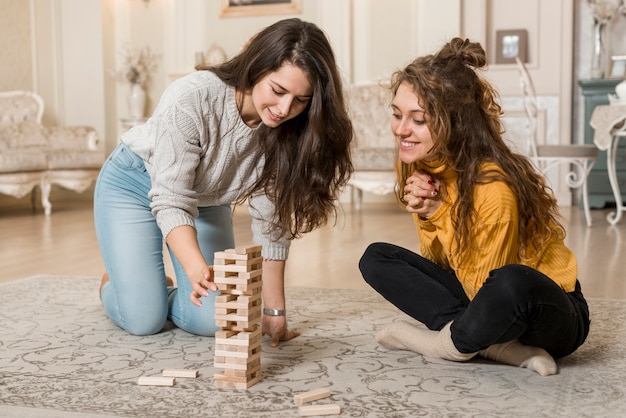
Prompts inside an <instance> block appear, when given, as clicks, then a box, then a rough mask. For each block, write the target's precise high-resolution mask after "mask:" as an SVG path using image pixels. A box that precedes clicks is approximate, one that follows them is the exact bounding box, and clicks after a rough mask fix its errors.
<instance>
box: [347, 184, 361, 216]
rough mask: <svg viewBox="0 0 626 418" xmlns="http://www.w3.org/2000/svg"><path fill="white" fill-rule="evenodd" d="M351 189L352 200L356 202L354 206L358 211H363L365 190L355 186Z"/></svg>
mask: <svg viewBox="0 0 626 418" xmlns="http://www.w3.org/2000/svg"><path fill="white" fill-rule="evenodd" d="M350 187H351V193H350V199H351V200H352V202H354V206H355V208H356V210H361V205H362V203H363V190H361V189H359V188H358V187H355V186H352V185H351V186H350Z"/></svg>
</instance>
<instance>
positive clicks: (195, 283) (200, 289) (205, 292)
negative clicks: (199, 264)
mask: <svg viewBox="0 0 626 418" xmlns="http://www.w3.org/2000/svg"><path fill="white" fill-rule="evenodd" d="M187 277H189V281H190V282H191V289H192V290H191V294H190V295H189V299H191V303H193V304H194V305H196V306H202V302H201V301H200V298H201V297H203V296H209V291H211V292H217V285H216V284H215V282H214V281H213V267H212V266H206V267H204V268H203V269H202V270H200V272H198V273H197V274H193V275H189V274H188V275H187Z"/></svg>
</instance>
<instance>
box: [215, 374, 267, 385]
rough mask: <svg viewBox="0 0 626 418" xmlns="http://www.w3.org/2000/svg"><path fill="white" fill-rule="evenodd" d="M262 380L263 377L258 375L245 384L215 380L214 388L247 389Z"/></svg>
mask: <svg viewBox="0 0 626 418" xmlns="http://www.w3.org/2000/svg"><path fill="white" fill-rule="evenodd" d="M262 378H263V376H261V375H260V374H259V376H257V377H255V378H254V379H251V380H248V381H247V382H230V381H227V380H216V381H215V386H216V387H218V388H224V389H248V388H249V387H250V386H252V385H254V384H256V383H259V382H260V381H261V380H262Z"/></svg>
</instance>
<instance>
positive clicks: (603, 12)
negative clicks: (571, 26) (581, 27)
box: [588, 0, 619, 25]
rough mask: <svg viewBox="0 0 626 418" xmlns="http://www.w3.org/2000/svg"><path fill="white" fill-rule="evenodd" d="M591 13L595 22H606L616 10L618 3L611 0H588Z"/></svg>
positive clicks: (601, 23)
mask: <svg viewBox="0 0 626 418" xmlns="http://www.w3.org/2000/svg"><path fill="white" fill-rule="evenodd" d="M588 1H589V7H590V8H591V15H592V16H593V19H594V21H595V22H596V23H598V24H600V25H604V24H606V23H608V22H609V21H610V20H611V19H613V17H614V16H615V13H616V12H617V11H618V8H619V5H618V4H616V3H615V2H613V1H611V0H588Z"/></svg>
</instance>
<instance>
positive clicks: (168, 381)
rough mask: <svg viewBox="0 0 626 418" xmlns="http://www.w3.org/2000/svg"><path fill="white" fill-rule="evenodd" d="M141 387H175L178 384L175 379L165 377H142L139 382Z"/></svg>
mask: <svg viewBox="0 0 626 418" xmlns="http://www.w3.org/2000/svg"><path fill="white" fill-rule="evenodd" d="M137 384H138V385H139V386H174V385H175V384H176V378H175V377H165V376H141V377H140V378H139V380H138V381H137Z"/></svg>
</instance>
